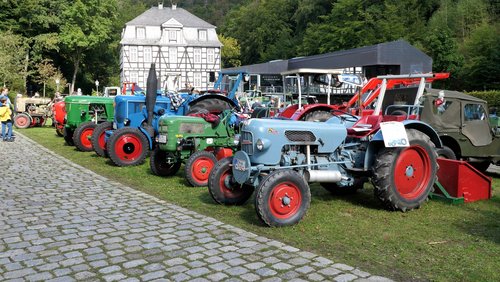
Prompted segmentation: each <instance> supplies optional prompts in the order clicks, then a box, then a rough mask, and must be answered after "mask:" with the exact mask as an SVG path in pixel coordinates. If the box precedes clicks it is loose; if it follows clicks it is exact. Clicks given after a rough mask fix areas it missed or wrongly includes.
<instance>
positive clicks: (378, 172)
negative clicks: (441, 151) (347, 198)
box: [372, 129, 437, 212]
mask: <svg viewBox="0 0 500 282" xmlns="http://www.w3.org/2000/svg"><path fill="white" fill-rule="evenodd" d="M406 132H407V135H408V139H409V141H410V146H409V147H404V148H383V149H381V150H380V151H379V153H378V155H377V157H376V159H375V163H374V165H373V177H372V182H373V186H374V188H375V189H374V192H375V196H376V197H377V198H378V199H380V200H381V201H382V204H383V205H384V206H385V207H386V208H388V209H390V210H400V211H403V212H404V211H407V210H412V209H416V208H419V207H420V205H421V204H422V203H423V202H424V201H426V200H427V197H428V196H429V193H431V192H432V191H433V186H434V182H435V180H436V173H437V163H436V157H437V154H436V151H435V149H434V143H432V142H431V140H430V138H429V137H428V136H427V135H425V134H423V133H422V132H420V131H418V130H415V129H407V130H406Z"/></svg>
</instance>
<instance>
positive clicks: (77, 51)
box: [60, 0, 117, 92]
mask: <svg viewBox="0 0 500 282" xmlns="http://www.w3.org/2000/svg"><path fill="white" fill-rule="evenodd" d="M116 4H117V3H116V1H115V0H87V1H85V3H84V2H83V1H82V0H75V1H74V2H72V3H71V4H70V5H68V6H67V7H66V9H65V10H64V11H63V17H64V18H65V20H64V22H63V23H62V26H61V33H60V40H61V45H62V51H63V52H64V56H65V57H66V58H67V59H68V60H69V61H70V62H71V63H72V66H73V75H72V78H71V90H70V91H71V92H73V91H74V85H75V81H76V77H77V74H78V71H79V69H80V65H81V63H82V60H83V59H84V58H85V54H89V53H88V52H91V51H92V50H96V51H97V50H98V49H97V48H98V47H100V46H101V44H102V43H103V42H106V40H108V39H110V33H111V31H112V30H113V29H112V27H113V21H114V20H115V18H116Z"/></svg>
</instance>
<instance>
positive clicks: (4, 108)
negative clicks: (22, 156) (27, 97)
mask: <svg viewBox="0 0 500 282" xmlns="http://www.w3.org/2000/svg"><path fill="white" fill-rule="evenodd" d="M0 103H1V105H0V122H1V123H2V140H3V141H7V142H12V141H14V138H12V119H11V117H10V116H11V115H12V111H11V110H10V107H9V105H8V104H7V98H6V97H2V98H0ZM5 129H7V132H5Z"/></svg>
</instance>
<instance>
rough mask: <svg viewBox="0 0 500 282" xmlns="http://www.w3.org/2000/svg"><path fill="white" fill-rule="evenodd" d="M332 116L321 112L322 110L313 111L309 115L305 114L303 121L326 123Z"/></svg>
mask: <svg viewBox="0 0 500 282" xmlns="http://www.w3.org/2000/svg"><path fill="white" fill-rule="evenodd" d="M332 116H333V115H332V114H331V113H329V112H327V111H323V110H320V111H314V112H310V113H307V114H306V115H305V116H304V118H303V120H304V121H320V122H323V121H327V120H329V119H330V118H331V117H332Z"/></svg>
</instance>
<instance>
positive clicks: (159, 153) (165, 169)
mask: <svg viewBox="0 0 500 282" xmlns="http://www.w3.org/2000/svg"><path fill="white" fill-rule="evenodd" d="M149 167H150V168H151V171H152V172H153V174H155V175H158V176H172V175H175V174H176V173H177V172H178V171H179V169H180V167H181V162H180V161H179V162H176V163H173V164H168V163H167V152H166V151H163V150H160V148H158V147H156V148H154V150H153V151H152V152H151V155H150V157H149Z"/></svg>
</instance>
